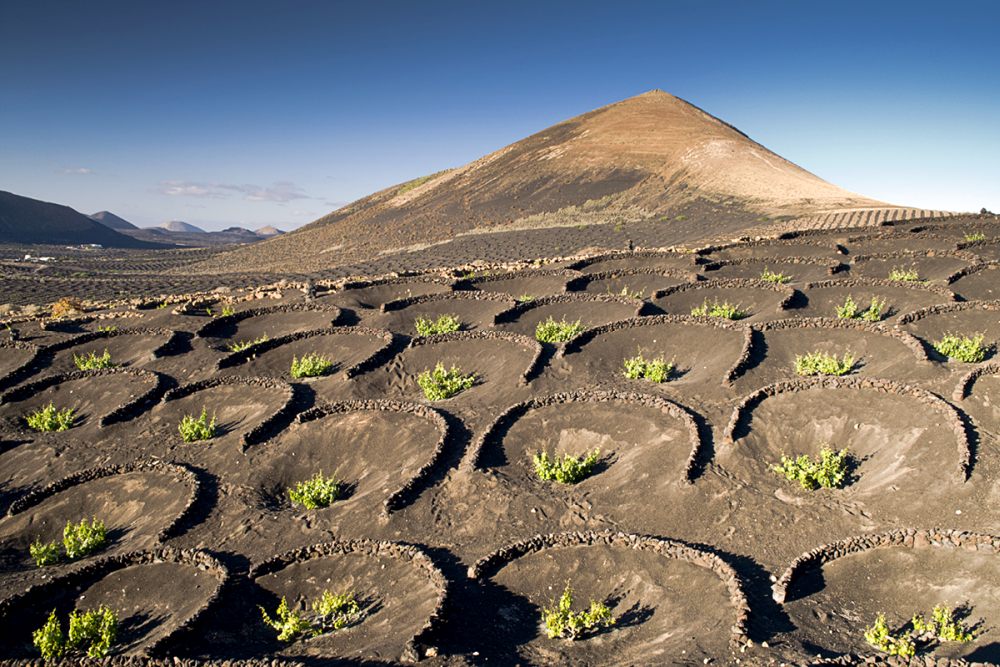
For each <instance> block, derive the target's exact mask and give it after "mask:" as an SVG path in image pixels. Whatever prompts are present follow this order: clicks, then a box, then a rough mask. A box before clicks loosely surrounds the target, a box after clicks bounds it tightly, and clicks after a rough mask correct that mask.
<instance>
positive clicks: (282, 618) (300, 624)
mask: <svg viewBox="0 0 1000 667" xmlns="http://www.w3.org/2000/svg"><path fill="white" fill-rule="evenodd" d="M257 608H258V609H260V615H261V616H263V618H264V623H266V624H267V625H268V626H270V627H271V628H273V629H274V630H276V631H277V632H278V641H282V642H292V641H295V640H296V639H298V638H299V637H302V636H304V635H305V636H309V637H315V636H317V635H319V634H320V632H321V631H320V629H319V628H317V627H315V626H314V625H313V624H312V622H311V621H310V620H309V619H308V618H306V617H305V616H304V615H303V614H302V613H301V612H299V611H296V610H294V609H291V608H289V606H288V601H287V600H286V599H285V598H281V603H280V604H279V605H278V609H277V610H276V611H275V617H274V618H271V616H269V615H268V613H267V610H266V609H264V608H263V607H261V606H258V607H257Z"/></svg>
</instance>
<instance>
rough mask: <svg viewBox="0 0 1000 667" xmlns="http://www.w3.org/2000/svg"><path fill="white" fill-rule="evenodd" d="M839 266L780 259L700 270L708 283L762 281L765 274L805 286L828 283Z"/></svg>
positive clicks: (737, 262) (738, 261)
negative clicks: (733, 280)
mask: <svg viewBox="0 0 1000 667" xmlns="http://www.w3.org/2000/svg"><path fill="white" fill-rule="evenodd" d="M839 266H840V264H839V262H838V261H837V260H831V261H829V262H823V261H820V260H815V259H811V258H808V257H805V258H800V259H797V260H796V259H789V258H780V257H771V258H760V259H757V258H751V259H732V260H719V261H717V262H710V263H708V264H705V265H704V266H702V267H700V268H701V271H702V274H703V275H704V276H705V277H706V278H708V279H709V280H720V279H732V278H737V279H743V280H747V279H749V280H760V277H761V275H762V274H763V273H764V271H765V270H767V271H771V272H772V273H780V274H783V275H785V276H788V277H789V279H790V280H789V282H790V283H793V284H796V283H803V282H809V281H815V280H827V279H829V278H830V276H832V275H834V273H835V271H836V270H837V269H838V267H839Z"/></svg>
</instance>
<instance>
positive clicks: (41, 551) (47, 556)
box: [28, 539, 59, 567]
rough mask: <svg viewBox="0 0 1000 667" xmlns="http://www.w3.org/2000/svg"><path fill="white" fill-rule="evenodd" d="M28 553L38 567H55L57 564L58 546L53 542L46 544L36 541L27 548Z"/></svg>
mask: <svg viewBox="0 0 1000 667" xmlns="http://www.w3.org/2000/svg"><path fill="white" fill-rule="evenodd" d="M28 553H30V554H31V559H32V560H33V561H35V565H37V566H38V567H45V566H47V565H55V564H56V563H58V562H59V545H58V544H56V543H55V542H48V543H46V542H42V540H41V539H37V540H35V541H34V542H32V543H31V546H29V547H28Z"/></svg>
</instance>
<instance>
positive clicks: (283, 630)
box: [258, 591, 362, 642]
mask: <svg viewBox="0 0 1000 667" xmlns="http://www.w3.org/2000/svg"><path fill="white" fill-rule="evenodd" d="M258 609H260V613H261V616H262V617H263V618H264V623H266V624H267V625H268V626H270V627H271V628H273V629H274V630H276V631H277V632H278V640H279V641H283V642H284V641H287V642H291V641H295V640H296V639H299V638H300V637H316V636H318V635H321V634H323V633H324V632H332V631H334V630H340V629H341V628H344V627H347V626H348V625H350V624H352V623H355V622H357V621H358V620H360V618H361V616H362V611H361V606H360V605H359V604H358V601H357V600H356V599H355V597H354V593H337V594H334V593H331V592H330V591H323V594H322V595H321V596H320V598H319V599H318V600H313V603H312V605H311V609H312V614H311V615H307V614H306V613H305V612H304V611H299V610H296V609H292V608H290V607H289V606H288V601H287V600H286V599H285V598H281V603H280V604H279V605H278V609H277V610H276V611H275V616H274V618H272V617H271V616H270V615H269V614H268V613H267V610H265V609H264V608H263V607H258Z"/></svg>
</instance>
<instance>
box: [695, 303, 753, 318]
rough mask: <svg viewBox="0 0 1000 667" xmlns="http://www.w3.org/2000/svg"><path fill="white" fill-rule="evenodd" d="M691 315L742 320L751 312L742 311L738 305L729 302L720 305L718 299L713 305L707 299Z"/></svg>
mask: <svg viewBox="0 0 1000 667" xmlns="http://www.w3.org/2000/svg"><path fill="white" fill-rule="evenodd" d="M691 314H692V315H694V316H695V317H721V318H723V319H726V320H742V319H743V318H744V317H747V316H748V315H750V313H749V311H746V310H743V309H741V308H740V306H739V305H738V304H732V303H729V302H728V301H723V302H722V303H719V300H718V299H716V300H715V301H713V302H712V303H709V302H708V299H705V300H704V301H703V302H702V304H701V305H700V306H696V307H694V308H692V309H691Z"/></svg>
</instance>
